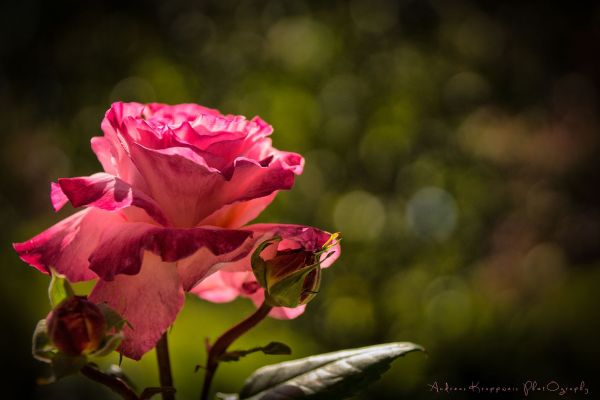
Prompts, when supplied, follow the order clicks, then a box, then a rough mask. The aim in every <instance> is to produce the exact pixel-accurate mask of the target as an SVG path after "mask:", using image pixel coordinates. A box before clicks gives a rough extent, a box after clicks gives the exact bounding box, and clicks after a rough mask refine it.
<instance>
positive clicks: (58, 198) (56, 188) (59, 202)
mask: <svg viewBox="0 0 600 400" xmlns="http://www.w3.org/2000/svg"><path fill="white" fill-rule="evenodd" d="M50 201H51V202H52V208H54V211H59V210H60V209H61V208H63V207H64V205H65V204H67V203H68V202H69V198H68V197H67V196H66V195H65V194H64V193H63V191H62V189H61V188H60V185H59V184H58V183H56V182H51V183H50Z"/></svg>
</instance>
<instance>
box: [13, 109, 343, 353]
mask: <svg viewBox="0 0 600 400" xmlns="http://www.w3.org/2000/svg"><path fill="white" fill-rule="evenodd" d="M102 130H103V132H104V136H102V137H94V138H92V149H93V150H94V153H96V156H97V157H98V160H99V161H100V163H101V164H102V167H103V169H104V172H100V173H96V174H93V175H91V176H88V177H77V178H62V179H59V180H58V182H57V183H52V188H51V189H52V190H51V196H50V197H51V200H52V204H53V205H54V208H55V209H56V210H59V209H60V208H61V207H62V206H64V205H65V204H66V203H67V202H70V203H71V204H72V205H73V206H74V207H84V209H83V210H81V211H79V212H77V213H75V214H73V215H72V216H70V217H68V218H66V219H64V220H62V221H61V222H59V223H57V224H56V225H54V226H52V227H51V228H49V229H48V230H46V231H44V232H42V233H41V234H39V235H37V236H35V237H34V238H32V239H31V240H28V241H26V242H23V243H16V244H14V247H15V249H16V251H17V252H18V253H19V256H20V257H21V259H22V260H23V261H25V262H27V263H29V264H30V265H32V266H34V267H35V268H37V269H38V270H40V271H41V272H44V273H46V274H47V273H49V271H50V267H52V268H54V269H56V271H57V272H58V273H60V274H64V275H66V277H67V278H68V279H69V280H71V281H83V280H90V279H98V282H97V284H96V285H95V287H94V289H93V290H92V292H91V294H90V296H89V298H90V301H92V302H95V303H101V302H106V303H107V304H109V305H110V306H111V307H112V308H113V309H115V310H116V311H118V312H119V313H121V315H122V316H123V317H124V318H125V319H126V320H127V321H128V322H129V323H130V324H131V326H132V328H129V327H126V328H125V330H124V335H125V339H124V341H123V344H122V346H121V350H122V352H123V354H124V355H126V356H128V357H131V358H134V359H139V358H140V357H141V356H142V355H143V354H144V353H145V352H147V351H148V350H150V349H151V348H153V347H154V346H155V345H156V342H157V341H158V339H159V338H160V336H161V335H162V334H163V333H164V332H165V331H166V330H167V328H168V327H169V326H170V325H171V324H172V323H173V322H174V320H175V318H176V316H177V314H178V312H179V310H180V309H181V307H182V306H183V301H184V293H185V292H189V291H195V292H197V293H198V294H200V296H201V297H203V298H205V299H208V300H212V301H223V298H225V297H227V298H228V299H232V298H233V297H236V296H237V295H243V296H249V297H251V298H252V299H253V300H254V301H255V302H259V301H260V297H261V293H262V292H261V291H260V290H259V289H258V288H255V289H254V290H253V291H252V293H251V295H250V294H249V292H250V291H251V290H250V289H251V287H252V286H253V285H254V286H256V285H257V284H256V281H255V280H253V279H251V278H247V279H245V283H246V284H245V286H244V287H241V286H240V287H238V286H235V287H234V288H231V287H223V288H222V292H223V294H222V295H221V297H219V296H218V295H217V296H215V297H214V298H210V296H207V295H204V294H203V293H205V291H204V289H202V287H200V289H197V290H194V288H195V287H198V285H203V284H205V282H207V277H208V281H211V280H215V279H220V278H219V277H220V276H227V275H226V274H228V273H230V272H233V273H236V274H237V273H247V272H250V274H252V272H251V268H250V260H249V258H250V255H251V253H252V251H253V249H254V248H256V246H258V244H259V243H261V242H262V241H264V240H267V239H269V238H271V237H274V236H280V237H282V238H286V237H288V236H290V237H293V238H294V240H296V241H297V242H298V243H300V244H301V245H302V246H308V247H310V246H318V245H319V243H320V242H321V241H324V240H327V238H328V237H329V234H328V233H326V232H323V231H321V230H318V229H316V228H311V227H303V226H292V225H245V224H246V223H248V222H249V221H251V220H252V219H254V218H256V217H257V216H258V215H259V214H260V212H261V211H262V210H264V208H265V207H266V206H268V205H269V203H271V201H273V199H274V197H275V195H276V194H277V192H278V191H279V190H285V189H290V188H291V187H292V185H293V183H294V178H295V175H298V174H300V173H301V172H302V166H303V162H304V160H303V158H302V157H301V156H300V155H298V154H295V153H287V152H283V151H279V150H277V149H275V148H273V147H272V146H271V140H270V139H269V137H268V136H269V135H270V134H271V132H272V130H273V129H272V127H271V126H270V125H268V124H267V123H266V122H264V121H263V120H261V119H260V118H258V117H255V118H253V119H252V120H250V121H248V120H246V119H245V118H244V117H241V116H232V115H226V116H224V115H221V114H220V113H219V112H218V111H216V110H212V109H208V108H205V107H202V106H199V105H195V104H181V105H175V106H169V105H164V104H147V105H144V104H138V103H115V104H113V105H112V106H111V108H110V109H109V110H108V111H107V113H106V116H105V118H104V120H103V121H102ZM240 228H241V229H240ZM323 238H324V239H323ZM321 244H322V243H321ZM336 253H337V254H336V255H334V256H333V257H332V258H331V261H333V259H334V258H336V257H337V255H338V254H339V249H338V251H336ZM329 261H330V260H327V262H329ZM219 270H222V271H224V272H223V273H220V272H219V273H217V274H215V272H217V271H219ZM222 274H225V275H222ZM236 276H237V275H236ZM217 291H218V290H217ZM298 308H300V307H298ZM301 312H302V311H301V310H297V309H293V311H289V310H277V309H276V310H274V311H273V314H274V315H275V316H279V317H285V318H293V317H295V316H296V315H298V314H299V313H301Z"/></svg>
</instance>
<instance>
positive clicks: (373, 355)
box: [240, 342, 423, 400]
mask: <svg viewBox="0 0 600 400" xmlns="http://www.w3.org/2000/svg"><path fill="white" fill-rule="evenodd" d="M416 350H421V351H423V348H422V347H421V346H419V345H416V344H414V343H409V342H402V343H387V344H379V345H375V346H368V347H362V348H358V349H350V350H342V351H337V352H334V353H327V354H321V355H317V356H312V357H307V358H302V359H300V360H294V361H288V362H283V363H280V364H274V365H269V366H266V367H263V368H260V369H259V370H257V371H256V372H254V374H252V375H251V376H250V378H248V380H247V381H246V383H245V384H244V387H243V389H242V391H241V392H240V398H241V399H249V400H250V399H251V400H259V399H261V400H270V399H272V400H275V399H277V400H287V399H299V398H306V399H313V400H314V399H344V398H346V397H348V396H351V395H352V394H353V393H355V392H356V391H357V390H359V389H362V388H364V387H366V386H367V385H369V384H370V383H372V382H374V381H376V380H377V379H379V377H380V376H381V375H382V374H383V373H384V372H385V371H387V370H388V369H389V367H390V364H391V363H392V361H394V360H395V359H396V358H398V357H400V356H402V355H404V354H407V353H410V352H412V351H416Z"/></svg>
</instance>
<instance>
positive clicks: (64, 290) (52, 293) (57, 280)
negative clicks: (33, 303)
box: [48, 270, 75, 308]
mask: <svg viewBox="0 0 600 400" xmlns="http://www.w3.org/2000/svg"><path fill="white" fill-rule="evenodd" d="M74 295H75V292H74V291H73V288H72V287H71V284H70V283H69V281H68V280H67V279H66V278H65V277H64V275H60V274H57V273H56V272H55V271H54V270H53V271H52V279H51V280H50V286H48V297H49V298H50V305H51V306H52V308H54V307H56V306H58V305H59V304H60V302H62V301H63V300H64V299H66V298H68V297H71V296H74Z"/></svg>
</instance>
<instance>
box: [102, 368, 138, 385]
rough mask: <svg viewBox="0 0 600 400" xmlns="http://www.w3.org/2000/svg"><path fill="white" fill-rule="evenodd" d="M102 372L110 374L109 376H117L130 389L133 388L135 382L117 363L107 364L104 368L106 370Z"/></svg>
mask: <svg viewBox="0 0 600 400" xmlns="http://www.w3.org/2000/svg"><path fill="white" fill-rule="evenodd" d="M104 373H105V374H106V375H110V376H114V377H115V378H119V379H120V380H122V381H123V382H125V383H126V384H127V386H129V387H130V388H132V389H135V384H134V383H133V381H132V380H131V379H129V377H128V376H127V374H125V371H123V369H122V368H121V367H119V366H118V365H115V364H111V365H109V366H108V368H107V369H106V371H104Z"/></svg>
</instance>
